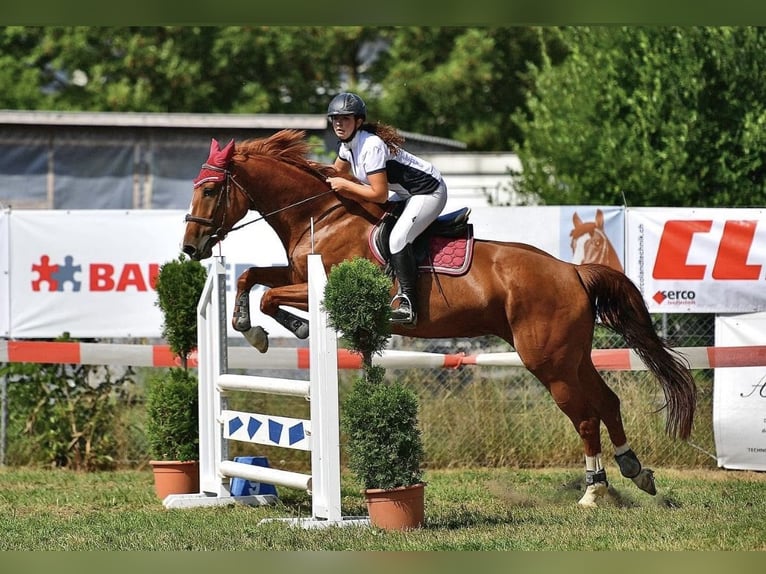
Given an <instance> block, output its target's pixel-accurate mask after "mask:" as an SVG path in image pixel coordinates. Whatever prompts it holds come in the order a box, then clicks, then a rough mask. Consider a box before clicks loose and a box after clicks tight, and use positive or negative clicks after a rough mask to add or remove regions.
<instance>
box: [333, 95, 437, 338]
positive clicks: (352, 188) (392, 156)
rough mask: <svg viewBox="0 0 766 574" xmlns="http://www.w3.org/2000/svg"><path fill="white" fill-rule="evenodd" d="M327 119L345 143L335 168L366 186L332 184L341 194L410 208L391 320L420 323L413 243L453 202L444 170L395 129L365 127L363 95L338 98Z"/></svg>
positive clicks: (398, 232)
mask: <svg viewBox="0 0 766 574" xmlns="http://www.w3.org/2000/svg"><path fill="white" fill-rule="evenodd" d="M327 117H328V120H329V121H330V123H331V124H332V128H333V131H334V132H335V135H336V136H338V139H339V140H340V146H339V148H338V157H337V158H336V160H335V164H334V166H335V169H336V170H338V171H339V172H341V173H352V174H353V175H354V176H355V177H356V179H358V180H359V182H361V183H356V182H352V181H349V180H348V179H345V178H343V177H330V178H328V179H327V182H328V183H329V184H330V187H331V188H332V189H333V190H334V191H335V192H336V193H338V194H339V195H342V196H343V197H347V198H349V199H355V200H366V201H374V202H377V203H385V202H386V201H387V200H388V199H389V191H391V192H392V196H391V199H392V200H393V201H405V202H406V205H405V207H404V211H403V212H402V214H401V216H400V217H399V220H398V221H397V222H396V225H394V228H393V229H392V231H391V235H390V237H389V248H390V251H391V266H392V267H393V270H394V273H395V274H396V278H397V279H398V280H399V289H398V293H397V294H396V296H395V297H394V298H393V300H392V301H391V311H392V313H391V321H392V322H396V323H404V324H409V325H411V326H414V325H415V324H416V323H417V308H416V304H417V291H416V286H417V278H418V268H417V263H416V261H415V254H414V253H413V250H412V242H413V241H414V240H415V238H416V237H417V236H418V235H419V234H420V233H422V232H423V231H424V230H425V228H426V227H428V225H429V224H430V223H431V222H433V221H434V220H435V219H436V218H437V217H438V216H439V214H440V213H441V211H442V209H444V205H445V204H446V202H447V186H446V185H445V183H444V180H443V179H442V176H441V174H440V173H439V171H438V170H437V169H436V168H435V167H434V166H433V165H431V164H430V163H428V162H427V161H424V160H422V159H420V158H419V157H416V156H414V155H412V154H411V153H409V152H408V151H406V150H404V149H403V148H402V147H401V145H402V144H403V143H404V138H403V137H402V136H401V135H400V134H399V133H398V132H397V131H396V129H394V128H393V127H391V126H388V125H385V124H381V123H377V124H369V123H365V120H366V119H367V106H366V105H365V103H364V101H363V100H362V98H360V97H359V96H358V95H356V94H353V93H350V92H344V93H341V94H338V95H337V96H335V97H334V98H333V99H332V101H331V102H330V105H329V106H328V108H327Z"/></svg>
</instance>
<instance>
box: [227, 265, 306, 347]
mask: <svg viewBox="0 0 766 574" xmlns="http://www.w3.org/2000/svg"><path fill="white" fill-rule="evenodd" d="M291 281H292V271H291V269H290V267H250V268H249V269H248V270H246V271H245V272H244V273H242V274H241V275H240V276H239V277H238V278H237V293H236V295H235V296H234V312H233V315H232V327H233V328H234V330H235V331H239V332H240V333H242V334H243V336H244V337H245V339H247V341H248V342H249V343H250V344H251V345H252V346H253V347H255V348H256V349H258V350H259V351H260V352H261V353H265V352H266V351H267V350H268V348H269V334H268V333H267V332H266V330H265V329H264V328H263V327H262V326H260V325H256V326H253V325H252V323H251V317H250V291H251V289H252V288H253V287H254V286H256V285H264V286H265V287H270V289H269V290H267V291H266V293H264V295H263V297H262V299H261V311H262V312H263V313H265V314H267V315H270V316H271V317H274V319H275V320H276V321H278V322H279V323H280V324H281V325H284V326H285V327H287V328H288V329H289V330H290V331H292V332H293V333H295V335H296V336H298V337H300V338H305V337H306V336H308V324H306V326H305V329H304V328H302V326H301V324H299V323H300V322H304V323H305V321H304V320H303V319H301V318H300V317H296V316H295V315H293V314H292V313H289V312H287V311H284V310H283V309H280V308H279V307H278V306H279V305H280V304H285V305H291V306H294V307H295V308H297V309H306V308H308V288H307V286H305V285H304V288H303V291H304V295H301V294H300V289H299V291H298V294H297V295H295V296H292V297H290V296H287V297H284V298H283V299H280V298H279V297H277V298H275V297H274V294H273V293H272V290H273V289H277V290H279V289H280V288H282V287H284V286H288V287H287V289H288V291H287V293H288V294H289V293H291V292H292V291H294V290H292V289H290V287H291V286H290V283H291ZM299 287H300V286H299ZM302 299H303V300H305V302H304V301H303V300H302ZM296 320H297V322H296ZM304 331H305V334H304Z"/></svg>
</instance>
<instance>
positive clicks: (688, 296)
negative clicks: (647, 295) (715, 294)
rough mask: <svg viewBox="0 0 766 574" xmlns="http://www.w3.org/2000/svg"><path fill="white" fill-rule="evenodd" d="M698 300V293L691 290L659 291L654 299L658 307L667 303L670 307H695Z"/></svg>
mask: <svg viewBox="0 0 766 574" xmlns="http://www.w3.org/2000/svg"><path fill="white" fill-rule="evenodd" d="M696 298H697V293H695V292H694V291H689V290H677V291H657V292H656V293H655V294H654V296H653V297H652V299H654V301H655V302H656V303H657V304H658V305H662V304H663V303H665V302H666V301H667V303H668V305H693V304H694V303H695V301H694V300H695V299H696Z"/></svg>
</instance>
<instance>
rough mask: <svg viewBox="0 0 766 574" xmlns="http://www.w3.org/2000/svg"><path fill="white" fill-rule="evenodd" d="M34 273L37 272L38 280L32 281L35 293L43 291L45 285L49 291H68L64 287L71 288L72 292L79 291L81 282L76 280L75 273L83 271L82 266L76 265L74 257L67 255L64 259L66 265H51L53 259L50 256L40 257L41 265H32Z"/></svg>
mask: <svg viewBox="0 0 766 574" xmlns="http://www.w3.org/2000/svg"><path fill="white" fill-rule="evenodd" d="M32 271H35V272H37V275H38V277H37V279H35V280H33V281H32V290H33V291H42V290H43V284H44V283H45V284H47V285H48V291H49V292H50V291H67V289H65V288H64V285H66V284H67V283H68V284H69V285H70V286H71V289H69V290H70V291H79V290H80V286H81V282H80V281H77V280H75V276H74V275H75V273H80V272H81V271H82V266H81V265H74V257H72V256H71V255H67V256H66V257H64V265H59V264H51V258H50V257H49V256H48V255H42V256H41V257H40V263H39V264H33V265H32Z"/></svg>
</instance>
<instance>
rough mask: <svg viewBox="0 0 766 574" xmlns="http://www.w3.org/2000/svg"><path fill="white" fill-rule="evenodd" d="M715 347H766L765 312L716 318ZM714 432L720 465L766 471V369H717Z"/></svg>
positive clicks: (714, 397) (714, 394) (714, 395)
mask: <svg viewBox="0 0 766 574" xmlns="http://www.w3.org/2000/svg"><path fill="white" fill-rule="evenodd" d="M715 344H716V347H734V346H743V345H766V313H750V314H747V315H728V316H718V317H716V323H715ZM713 430H714V433H715V449H716V456H717V459H718V466H720V467H723V468H731V469H748V470H766V367H730V368H722V369H716V370H715V383H714V390H713Z"/></svg>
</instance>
